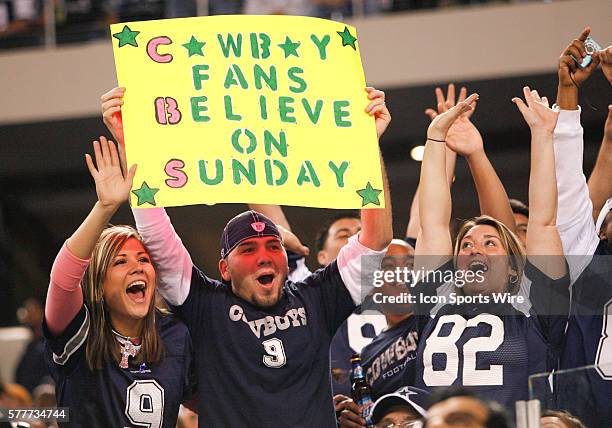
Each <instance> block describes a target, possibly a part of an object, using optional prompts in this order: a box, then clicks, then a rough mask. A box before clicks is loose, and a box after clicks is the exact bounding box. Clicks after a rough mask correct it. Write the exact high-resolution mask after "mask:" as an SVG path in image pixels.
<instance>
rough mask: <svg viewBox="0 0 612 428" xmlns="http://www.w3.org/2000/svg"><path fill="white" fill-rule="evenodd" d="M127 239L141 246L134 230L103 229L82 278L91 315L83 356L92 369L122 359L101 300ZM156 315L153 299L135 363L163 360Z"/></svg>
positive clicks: (123, 228) (127, 228)
mask: <svg viewBox="0 0 612 428" xmlns="http://www.w3.org/2000/svg"><path fill="white" fill-rule="evenodd" d="M130 238H135V239H137V240H138V241H140V242H141V243H142V238H141V237H140V235H139V234H138V232H137V231H136V229H134V228H133V227H130V226H111V227H108V228H106V229H104V231H103V232H102V234H101V235H100V239H98V242H97V243H96V246H95V247H94V250H93V253H92V255H91V260H90V263H89V266H88V267H87V270H86V271H85V274H84V276H83V281H82V284H81V285H82V287H83V295H84V300H85V305H86V306H87V309H88V310H89V314H90V316H91V320H90V334H88V336H87V345H86V351H85V356H86V360H87V365H88V366H89V368H90V369H91V370H94V369H102V368H103V367H104V365H105V363H106V361H115V362H116V363H117V364H118V363H119V361H120V360H121V355H120V354H121V350H120V349H121V347H120V345H119V342H118V341H117V339H116V337H115V334H114V333H113V331H112V325H111V319H110V314H109V312H108V310H107V308H106V303H105V302H104V298H103V296H104V287H103V284H104V280H105V278H106V273H107V271H108V268H109V266H110V265H111V263H112V261H113V259H114V258H115V256H116V255H117V253H118V252H119V250H120V249H121V247H122V246H123V244H125V242H126V241H127V240H128V239H130ZM143 246H144V243H143ZM156 312H158V313H160V315H164V313H163V312H162V311H159V310H157V309H156V307H155V299H154V298H153V299H151V304H150V305H149V310H148V312H147V315H146V316H145V318H144V323H143V329H142V334H141V348H140V352H139V353H138V355H137V356H136V357H135V358H134V360H133V361H134V362H135V363H136V364H140V363H142V362H143V361H146V362H148V363H157V362H159V361H161V359H162V358H163V344H162V341H161V338H160V336H159V332H158V331H157V327H156V320H155V318H156Z"/></svg>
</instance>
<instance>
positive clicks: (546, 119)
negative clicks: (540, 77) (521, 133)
mask: <svg viewBox="0 0 612 428" xmlns="http://www.w3.org/2000/svg"><path fill="white" fill-rule="evenodd" d="M523 94H524V96H525V101H527V104H525V103H524V102H523V100H522V99H520V98H518V97H515V98H512V102H513V103H514V104H516V106H517V107H518V109H519V111H520V112H521V114H522V115H523V118H524V119H525V122H527V125H529V128H531V131H532V132H534V131H538V130H541V131H545V132H549V133H551V134H552V133H553V131H554V130H555V126H556V125H557V118H558V117H559V109H558V108H555V109H554V110H553V109H551V108H550V107H549V105H548V99H547V98H546V97H540V95H539V94H538V91H536V90H535V89H534V90H533V91H532V90H531V89H530V88H529V86H525V87H524V88H523Z"/></svg>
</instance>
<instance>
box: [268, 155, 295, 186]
mask: <svg viewBox="0 0 612 428" xmlns="http://www.w3.org/2000/svg"><path fill="white" fill-rule="evenodd" d="M272 164H274V166H275V167H277V168H278V169H279V170H280V172H281V176H280V177H279V178H278V179H276V180H275V179H274V175H273V174H272ZM264 169H265V171H266V183H268V186H282V185H283V184H285V182H286V181H287V177H288V176H289V174H287V167H286V166H285V164H284V163H282V162H281V161H279V160H276V159H272V160H270V159H266V160H265V161H264Z"/></svg>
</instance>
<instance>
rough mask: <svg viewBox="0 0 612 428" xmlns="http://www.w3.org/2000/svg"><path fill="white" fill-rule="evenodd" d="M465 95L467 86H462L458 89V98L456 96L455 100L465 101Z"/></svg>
mask: <svg viewBox="0 0 612 428" xmlns="http://www.w3.org/2000/svg"><path fill="white" fill-rule="evenodd" d="M465 97H467V88H466V87H465V86H462V87H461V90H460V91H459V98H457V102H458V103H460V102H461V101H465Z"/></svg>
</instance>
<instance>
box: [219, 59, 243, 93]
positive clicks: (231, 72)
mask: <svg viewBox="0 0 612 428" xmlns="http://www.w3.org/2000/svg"><path fill="white" fill-rule="evenodd" d="M236 77H237V78H238V80H239V81H240V87H241V88H242V89H248V88H249V85H248V83H247V81H246V79H245V78H244V74H243V73H242V70H241V69H240V67H238V65H236V64H232V65H230V67H229V68H228V69H227V74H226V75H225V83H223V86H225V89H229V87H230V86H232V85H237V84H238V82H237V81H236Z"/></svg>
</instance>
